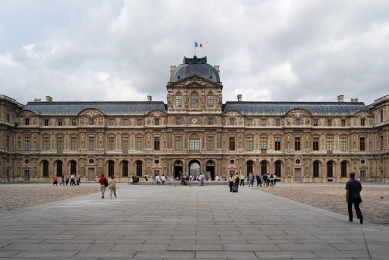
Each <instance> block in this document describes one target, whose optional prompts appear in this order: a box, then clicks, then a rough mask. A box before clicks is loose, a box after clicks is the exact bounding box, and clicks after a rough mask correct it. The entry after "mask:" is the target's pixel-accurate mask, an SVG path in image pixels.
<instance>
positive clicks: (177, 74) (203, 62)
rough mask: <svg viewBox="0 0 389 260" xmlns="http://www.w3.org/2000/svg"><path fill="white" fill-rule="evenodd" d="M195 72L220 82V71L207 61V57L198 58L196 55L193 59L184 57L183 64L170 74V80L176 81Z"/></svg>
mask: <svg viewBox="0 0 389 260" xmlns="http://www.w3.org/2000/svg"><path fill="white" fill-rule="evenodd" d="M195 74H196V75H199V76H201V77H203V78H206V79H208V80H211V81H213V82H220V76H219V73H218V72H217V71H216V69H215V68H214V67H212V66H211V65H209V64H208V63H207V57H204V58H197V57H196V56H194V57H193V59H192V58H186V57H184V61H183V64H181V65H179V66H178V67H177V68H176V69H175V70H174V71H173V72H172V74H171V75H170V82H175V81H178V80H181V79H183V78H186V77H189V76H192V75H195Z"/></svg>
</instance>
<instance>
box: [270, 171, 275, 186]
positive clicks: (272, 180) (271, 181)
mask: <svg viewBox="0 0 389 260" xmlns="http://www.w3.org/2000/svg"><path fill="white" fill-rule="evenodd" d="M273 185H274V178H273V174H271V175H270V186H273Z"/></svg>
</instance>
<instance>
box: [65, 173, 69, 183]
mask: <svg viewBox="0 0 389 260" xmlns="http://www.w3.org/2000/svg"><path fill="white" fill-rule="evenodd" d="M65 182H66V186H68V184H69V175H67V174H66V175H65Z"/></svg>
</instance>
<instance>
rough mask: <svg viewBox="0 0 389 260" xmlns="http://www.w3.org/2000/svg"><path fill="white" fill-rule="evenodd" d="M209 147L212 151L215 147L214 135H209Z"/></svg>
mask: <svg viewBox="0 0 389 260" xmlns="http://www.w3.org/2000/svg"><path fill="white" fill-rule="evenodd" d="M207 149H208V150H209V151H212V150H214V149H215V145H214V142H213V136H208V137H207Z"/></svg>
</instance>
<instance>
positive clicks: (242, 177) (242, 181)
mask: <svg viewBox="0 0 389 260" xmlns="http://www.w3.org/2000/svg"><path fill="white" fill-rule="evenodd" d="M242 185H243V187H244V176H243V174H240V184H239V186H242Z"/></svg>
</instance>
